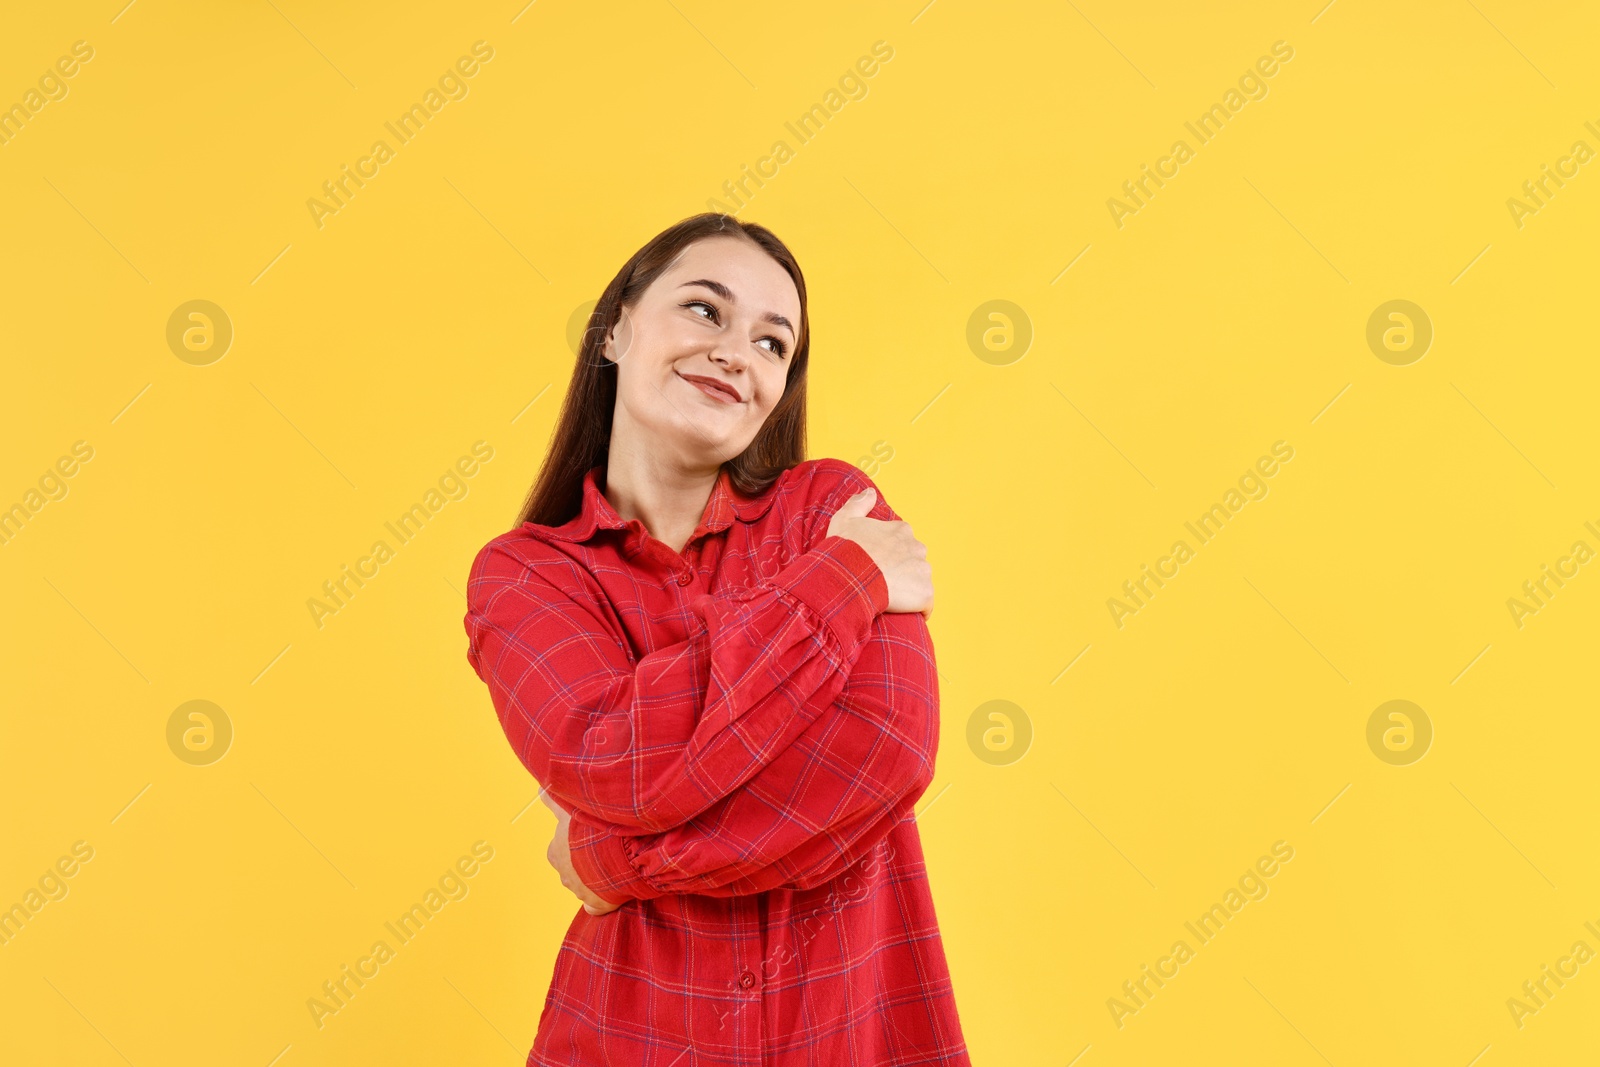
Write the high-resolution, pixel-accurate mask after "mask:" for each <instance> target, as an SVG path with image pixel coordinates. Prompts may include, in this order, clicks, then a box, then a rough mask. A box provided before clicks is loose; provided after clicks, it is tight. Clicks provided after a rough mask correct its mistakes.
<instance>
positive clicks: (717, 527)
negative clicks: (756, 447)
mask: <svg viewBox="0 0 1600 1067" xmlns="http://www.w3.org/2000/svg"><path fill="white" fill-rule="evenodd" d="M604 477H605V466H604V465H603V464H602V465H599V466H594V467H590V468H589V471H588V473H586V474H585V475H584V476H583V496H582V500H581V502H580V503H579V505H578V514H577V515H576V516H574V517H573V518H572V519H569V520H568V521H567V522H565V523H563V524H562V525H560V526H554V527H550V526H539V525H537V524H535V523H532V522H529V523H524V525H525V526H527V527H531V528H532V529H534V530H536V531H537V532H538V535H539V536H540V537H543V538H545V539H548V540H557V541H571V542H574V543H582V542H584V541H587V540H589V539H590V538H591V537H593V536H594V535H595V534H596V533H597V532H598V531H600V530H626V529H630V528H634V527H637V528H638V530H640V531H643V530H644V524H643V523H641V522H640V521H639V520H638V519H624V518H623V517H622V516H621V515H619V514H617V509H616V508H614V507H612V506H611V501H609V500H607V499H606V495H605V493H604V492H603V491H602V490H601V488H600V482H601V481H602V480H603V479H604ZM776 490H777V485H776V484H774V485H772V486H770V487H768V489H767V491H766V492H764V493H762V494H761V495H760V496H746V495H745V494H744V493H741V492H740V491H739V490H738V488H737V487H735V486H734V484H733V479H732V476H730V475H729V474H728V468H727V467H723V468H722V469H721V470H719V471H718V472H717V480H716V483H715V484H714V485H713V486H712V487H711V497H710V499H709V500H707V501H706V509H705V512H704V513H703V514H702V516H701V519H700V524H699V525H698V526H696V527H695V529H694V533H692V534H690V535H689V540H690V541H693V540H694V539H695V538H697V537H700V536H701V535H703V534H708V533H718V532H720V531H722V530H726V529H727V528H728V527H729V526H731V525H733V520H734V519H739V520H741V521H743V522H754V521H755V520H756V519H758V518H760V517H761V516H762V515H764V514H766V511H767V509H768V508H770V507H771V506H772V500H773V497H774V496H775V495H776Z"/></svg>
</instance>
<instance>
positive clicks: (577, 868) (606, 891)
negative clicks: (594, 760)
mask: <svg viewBox="0 0 1600 1067" xmlns="http://www.w3.org/2000/svg"><path fill="white" fill-rule="evenodd" d="M628 840H629V839H628V838H627V837H625V836H623V835H621V834H616V833H613V832H611V830H609V829H608V828H607V827H605V826H604V825H602V824H599V823H594V822H590V821H589V820H588V819H586V818H584V817H583V816H582V815H580V814H578V813H577V812H574V813H573V815H572V818H571V820H570V821H569V822H568V824H567V850H568V852H569V853H570V854H571V857H572V869H573V871H574V872H575V873H576V874H577V876H578V878H579V880H580V881H582V882H583V884H584V885H586V886H588V887H589V889H590V891H591V892H593V893H594V894H595V895H596V896H598V897H599V898H600V899H602V900H604V901H605V902H606V903H608V904H625V903H627V902H628V901H630V900H647V899H650V898H652V897H658V896H661V895H662V894H661V893H659V892H658V891H657V890H656V888H655V887H654V886H652V885H651V884H650V883H649V882H647V881H645V879H644V876H643V875H641V874H640V873H639V871H638V868H636V867H635V866H634V865H633V859H632V857H631V856H630V855H629V853H628V849H627V844H628Z"/></svg>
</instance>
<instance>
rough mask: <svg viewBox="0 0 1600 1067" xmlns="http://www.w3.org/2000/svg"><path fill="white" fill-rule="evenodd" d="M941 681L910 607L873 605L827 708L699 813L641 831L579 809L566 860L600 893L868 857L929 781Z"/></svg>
mask: <svg viewBox="0 0 1600 1067" xmlns="http://www.w3.org/2000/svg"><path fill="white" fill-rule="evenodd" d="M938 744H939V690H938V674H937V672H936V670H935V664H934V657H933V642H932V639H931V638H930V636H929V634H928V627H927V623H926V622H925V621H924V620H923V617H922V616H921V615H920V614H915V613H894V614H884V615H880V616H879V617H878V618H877V619H876V620H875V621H874V622H873V625H872V636H871V638H870V639H869V640H868V642H867V646H866V647H865V648H864V649H863V650H862V652H861V655H860V657H859V658H858V659H857V661H856V664H855V667H854V669H853V670H852V671H851V674H850V680H849V682H848V683H847V684H846V686H845V689H844V691H843V692H842V693H841V694H840V695H839V697H838V698H837V699H835V700H834V701H833V703H832V706H831V707H829V708H828V710H827V712H826V714H824V715H821V716H818V717H817V718H816V719H815V720H814V721H812V722H811V724H810V725H809V726H807V727H806V729H805V730H804V732H802V733H801V734H800V736H799V737H798V738H796V740H795V741H794V743H793V744H791V745H790V746H789V747H788V748H787V749H785V750H784V751H783V752H781V753H779V754H778V756H777V757H775V758H774V759H773V760H772V761H771V762H770V763H768V764H767V765H766V766H765V767H762V768H761V770H760V771H758V772H757V773H756V774H755V775H754V776H752V777H751V779H750V780H749V781H748V782H746V783H745V784H744V785H743V786H741V787H740V788H739V789H738V790H737V791H735V792H733V793H732V794H730V795H729V796H727V797H726V798H724V799H723V800H720V801H718V802H717V803H716V804H715V805H714V806H712V807H711V808H709V809H708V810H707V811H705V812H704V813H702V814H700V815H698V816H696V817H695V818H693V819H690V820H688V821H687V822H685V823H684V824H683V825H681V826H677V827H674V828H672V829H670V830H667V831H665V832H661V833H650V834H639V833H638V832H637V831H632V830H629V829H628V828H624V827H617V826H611V825H608V824H606V823H604V822H601V821H598V820H595V819H591V818H589V817H587V816H585V815H583V814H582V813H575V814H574V815H573V816H572V819H571V823H570V827H569V836H568V839H567V844H568V846H569V848H570V850H571V862H572V867H573V870H574V871H575V872H576V873H577V875H578V877H579V878H580V879H581V880H582V881H583V883H584V885H585V886H587V887H588V888H589V889H590V890H591V891H592V892H594V893H595V894H597V895H598V896H600V897H601V898H603V899H605V900H606V901H608V902H610V903H618V902H621V901H624V900H627V899H647V898H651V897H659V896H665V895H668V894H672V893H700V894H705V895H709V896H743V895H745V894H748V893H759V892H764V891H766V890H768V889H774V888H779V887H783V888H795V889H806V888H810V887H812V886H814V885H819V884H821V883H823V882H825V881H828V880H829V879H831V878H835V877H837V876H838V875H839V874H841V873H843V872H844V871H845V870H847V869H848V868H849V867H850V866H851V865H853V864H854V863H856V862H857V861H858V860H860V859H861V858H862V857H864V856H865V855H867V854H868V853H869V852H870V851H871V850H872V848H873V847H874V846H875V845H877V843H878V842H879V841H881V840H882V839H883V838H884V837H885V836H887V835H888V833H889V831H890V830H891V829H893V828H894V826H895V825H896V824H897V823H899V822H900V821H902V820H903V819H905V818H906V817H907V815H909V814H910V811H911V806H912V805H913V804H914V803H915V802H916V800H917V798H919V797H920V796H922V794H923V793H924V792H925V791H926V790H927V788H928V785H929V784H930V783H931V782H932V780H933V767H934V757H935V754H936V752H937V750H938Z"/></svg>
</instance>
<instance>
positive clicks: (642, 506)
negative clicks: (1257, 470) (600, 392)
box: [605, 439, 721, 552]
mask: <svg viewBox="0 0 1600 1067" xmlns="http://www.w3.org/2000/svg"><path fill="white" fill-rule="evenodd" d="M720 470H721V468H720V467H712V468H710V469H709V470H685V469H684V468H682V467H680V466H677V465H675V464H672V463H668V462H666V461H664V460H662V459H660V458H658V457H654V456H651V455H649V454H648V453H646V452H644V451H640V450H635V449H629V448H623V447H619V446H618V443H617V441H616V440H615V439H613V440H612V443H611V448H610V451H609V452H608V453H607V457H606V479H605V481H606V490H605V492H606V500H608V501H610V503H611V506H612V507H613V508H615V509H616V510H617V514H618V515H621V516H622V517H623V518H624V519H638V520H639V521H640V522H641V523H643V524H644V527H645V529H646V530H649V531H650V536H651V537H654V538H655V539H656V540H657V541H660V542H661V543H662V544H664V545H666V546H667V547H668V548H670V549H672V550H673V551H674V552H682V551H683V547H684V545H686V544H687V543H688V541H689V535H690V534H692V533H694V531H695V528H696V527H697V526H699V525H700V519H701V518H702V517H703V516H704V515H705V511H706V503H707V501H709V500H710V499H711V490H712V488H714V487H715V485H716V482H717V474H718V473H719V471H720Z"/></svg>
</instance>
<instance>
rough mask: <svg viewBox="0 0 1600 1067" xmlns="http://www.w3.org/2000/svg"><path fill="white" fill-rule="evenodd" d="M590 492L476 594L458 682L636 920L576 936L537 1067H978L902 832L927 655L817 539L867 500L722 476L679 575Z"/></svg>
mask: <svg viewBox="0 0 1600 1067" xmlns="http://www.w3.org/2000/svg"><path fill="white" fill-rule="evenodd" d="M603 478H604V468H602V467H596V468H594V469H593V470H591V471H589V473H588V474H587V475H586V476H585V479H584V483H583V503H582V509H581V511H580V512H579V514H578V516H577V517H576V518H574V519H572V520H571V521H570V522H567V523H565V524H564V525H562V526H560V527H554V528H552V527H547V526H540V525H536V524H534V523H531V522H530V523H524V524H523V525H522V526H521V527H519V528H517V529H515V530H512V531H510V532H508V533H505V534H502V535H500V536H498V537H496V538H495V539H494V540H492V541H490V542H489V543H488V544H487V545H485V546H484V547H483V549H482V550H481V551H480V552H479V553H478V555H477V558H476V559H474V561H473V564H472V572H471V575H470V577H469V579H468V585H467V601H468V610H467V615H466V618H465V624H466V629H467V636H468V638H469V646H468V650H467V660H468V662H469V663H471V664H472V667H473V669H474V670H475V671H477V673H478V676H479V677H480V678H482V679H483V681H484V682H486V683H487V684H488V686H489V692H490V695H491V697H492V698H493V701H494V707H495V712H496V714H497V715H498V716H499V719H500V725H501V727H502V728H503V729H504V730H505V733H506V737H507V738H508V739H509V740H510V742H511V747H512V749H513V750H514V751H515V752H516V754H517V756H518V758H519V759H521V760H522V763H523V765H524V766H525V767H527V769H528V770H529V772H531V773H532V775H533V776H534V778H536V779H537V780H538V781H539V782H541V783H543V786H544V788H546V789H548V790H549V792H550V794H551V795H552V796H553V797H554V798H555V800H556V801H557V802H558V803H559V804H560V805H561V806H562V807H564V808H566V809H567V810H569V811H571V812H572V820H571V828H570V831H569V843H570V845H571V849H572V864H573V867H574V868H575V869H576V871H577V873H578V875H579V877H580V878H582V879H583V881H584V883H585V884H586V885H587V886H589V888H590V889H592V890H593V891H594V892H596V893H597V894H599V895H600V896H601V897H603V898H605V899H606V900H608V901H612V902H625V903H623V904H622V906H621V907H620V908H618V909H617V910H616V911H613V912H610V913H608V914H606V915H600V916H594V915H590V914H589V913H587V912H585V911H583V910H582V909H581V908H580V909H579V910H578V913H577V915H576V916H575V917H574V918H573V920H572V924H571V926H569V927H568V929H567V934H566V938H565V940H564V941H563V942H562V945H561V950H560V952H559V954H558V955H557V957H556V963H555V970H554V974H553V975H552V977H551V981H550V989H549V992H548V994H547V995H546V997H545V1002H544V1010H543V1012H542V1014H541V1015H540V1018H539V1029H538V1033H537V1035H536V1036H535V1038H534V1044H533V1048H532V1050H531V1052H530V1053H529V1055H528V1063H529V1064H540V1065H549V1067H588V1065H593V1067H624V1065H628V1067H633V1065H650V1067H735V1065H737V1067H790V1065H793V1067H800V1065H806V1067H816V1065H820V1067H840V1065H846V1064H848V1065H851V1067H871V1065H875V1064H881V1065H885V1067H887V1065H890V1064H894V1065H906V1064H962V1065H969V1064H970V1060H969V1059H968V1056H967V1050H966V1043H965V1041H964V1039H963V1037H962V1033H961V1023H960V1020H959V1018H958V1017H957V1014H956V1006H955V999H954V997H953V995H952V992H951V985H950V973H949V969H948V967H947V965H946V962H945V956H944V946H943V943H942V942H941V940H940V938H939V928H938V923H937V921H936V919H935V916H934V910H933V898H932V896H931V895H930V893H929V889H928V879H927V872H926V869H925V867H924V866H923V857H922V846H921V842H920V841H919V839H918V837H917V826H916V821H915V819H914V817H913V813H912V805H913V804H914V802H915V801H916V800H917V798H918V797H920V796H921V795H922V794H923V792H924V790H926V789H927V787H928V785H929V783H930V782H931V781H932V778H933V766H934V755H935V752H936V750H937V747H938V740H939V696H938V681H937V676H936V674H935V671H934V656H933V643H932V641H931V639H930V637H929V634H928V626H927V623H926V621H925V620H924V619H923V617H922V616H921V615H920V614H912V613H900V612H895V613H891V612H887V611H885V610H884V609H885V608H886V607H887V604H888V587H887V585H886V583H885V582H884V578H883V574H882V573H881V572H880V571H879V570H878V568H877V565H876V564H874V563H873V561H872V557H870V556H869V555H867V553H866V551H865V550H864V549H862V548H861V546H860V545H858V544H856V543H855V542H854V541H850V540H846V539H845V538H842V537H828V536H825V535H826V532H827V528H828V522H829V520H830V519H831V518H832V516H833V513H834V512H835V511H836V510H838V508H839V506H840V505H841V504H843V503H844V501H845V499H846V498H847V497H849V496H850V495H851V494H853V493H855V492H858V491H859V490H861V489H864V488H866V487H868V486H871V485H872V482H871V480H870V479H868V478H867V476H866V475H865V474H863V473H862V472H861V471H860V470H858V469H857V468H856V467H854V466H852V465H850V464H848V463H844V462H841V461H839V460H834V459H817V460H806V461H804V462H802V463H800V464H799V465H797V466H795V467H793V468H791V469H790V470H788V471H785V472H784V473H783V474H782V475H781V476H780V477H779V478H778V480H777V482H775V483H774V484H773V486H772V487H771V488H770V489H768V490H767V491H766V492H765V493H763V494H761V495H760V496H759V497H747V496H745V495H743V494H741V493H739V492H738V490H736V489H735V488H734V487H733V485H732V483H731V481H730V480H729V477H728V474H727V472H726V471H723V472H722V473H721V474H720V475H719V476H718V478H717V482H716V485H715V487H714V489H713V490H712V493H711V498H710V500H709V501H708V502H707V504H706V509H705V512H704V513H703V515H702V517H701V521H700V524H699V526H698V527H696V529H695V531H694V533H693V535H691V537H690V538H689V541H688V543H687V544H686V545H685V546H684V548H683V551H682V553H681V554H680V553H678V552H674V551H672V550H671V549H670V548H669V547H667V546H666V545H665V544H663V543H662V542H660V541H658V540H656V539H655V538H654V537H652V536H651V535H650V533H649V531H648V530H646V529H645V527H644V525H643V523H641V522H640V521H639V520H637V519H623V518H622V517H621V516H620V515H618V514H617V512H616V510H615V509H614V508H613V507H612V506H611V504H610V502H609V501H607V500H606V498H605V495H604V493H603V492H602V491H601V489H600V484H601V483H602V481H603ZM874 488H876V487H875V486H874ZM871 515H872V517H873V518H879V519H895V518H898V516H897V515H895V513H894V512H893V510H891V509H890V507H889V505H888V503H887V502H886V501H884V500H883V498H882V494H879V497H878V501H877V502H876V503H875V504H874V506H873V509H872V512H871Z"/></svg>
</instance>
